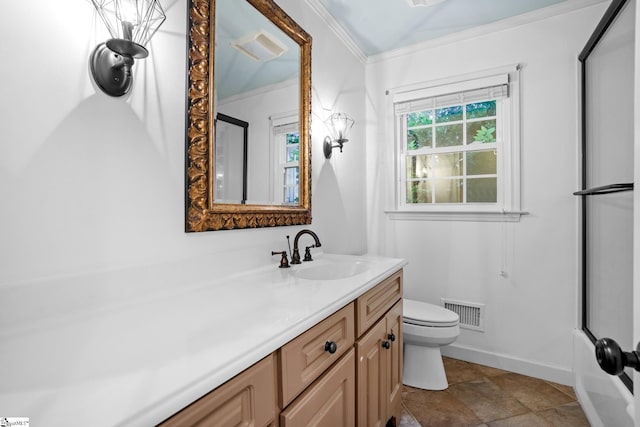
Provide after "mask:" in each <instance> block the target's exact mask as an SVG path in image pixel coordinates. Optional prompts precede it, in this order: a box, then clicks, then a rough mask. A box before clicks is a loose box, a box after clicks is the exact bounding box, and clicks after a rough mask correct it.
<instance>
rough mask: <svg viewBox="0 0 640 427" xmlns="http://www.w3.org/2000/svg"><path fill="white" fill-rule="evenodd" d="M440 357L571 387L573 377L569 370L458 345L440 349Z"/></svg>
mask: <svg viewBox="0 0 640 427" xmlns="http://www.w3.org/2000/svg"><path fill="white" fill-rule="evenodd" d="M441 351H442V355H443V356H447V357H452V358H454V359H460V360H464V361H466V362H471V363H477V364H479V365H485V366H490V367H492V368H497V369H503V370H505V371H510V372H515V373H517V374H522V375H527V376H529V377H534V378H540V379H542V380H546V381H552V382H554V383H558V384H564V385H568V386H571V387H573V385H574V377H573V372H572V371H571V369H565V368H561V367H559V366H552V365H545V364H541V363H539V362H534V361H532V360H527V359H522V358H519V357H514V356H510V355H507V354H500V353H492V352H489V351H485V350H478V349H475V348H471V347H465V346H463V345H459V344H451V345H446V346H444V347H442V348H441Z"/></svg>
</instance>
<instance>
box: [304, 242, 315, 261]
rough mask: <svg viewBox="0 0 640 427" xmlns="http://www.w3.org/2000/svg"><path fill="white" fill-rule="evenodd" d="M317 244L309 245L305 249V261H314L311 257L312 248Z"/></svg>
mask: <svg viewBox="0 0 640 427" xmlns="http://www.w3.org/2000/svg"><path fill="white" fill-rule="evenodd" d="M315 247H316V245H311V246H307V247H306V248H305V249H304V259H303V261H313V258H311V248H315Z"/></svg>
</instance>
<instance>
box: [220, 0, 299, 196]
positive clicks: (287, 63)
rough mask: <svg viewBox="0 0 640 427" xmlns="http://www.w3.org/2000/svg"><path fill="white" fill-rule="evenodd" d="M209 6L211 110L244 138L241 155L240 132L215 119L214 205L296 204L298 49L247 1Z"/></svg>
mask: <svg viewBox="0 0 640 427" xmlns="http://www.w3.org/2000/svg"><path fill="white" fill-rule="evenodd" d="M215 6H216V14H215V16H216V23H215V29H216V30H215V31H216V34H215V40H216V43H215V62H214V64H215V70H214V80H215V86H214V87H215V89H214V112H215V114H216V117H230V118H233V119H234V120H236V121H237V122H236V123H238V122H241V123H246V124H247V126H246V127H245V128H244V129H246V130H247V134H246V136H247V139H246V145H245V146H244V148H243V149H244V152H242V153H241V150H240V147H242V146H243V144H242V143H237V141H238V140H239V138H240V131H239V130H237V129H236V130H235V131H234V130H233V126H234V125H233V124H230V123H229V121H220V120H218V121H217V123H216V126H220V125H221V124H222V125H223V129H216V132H215V138H216V139H215V160H214V164H215V184H214V187H215V190H214V203H225V204H255V205H296V206H297V205H298V204H299V201H300V199H299V191H300V166H299V160H300V125H299V111H300V92H299V91H300V46H299V45H298V43H296V42H295V41H294V40H292V39H291V38H290V37H289V36H288V35H287V34H285V33H284V32H283V31H282V30H280V28H278V27H277V26H276V25H274V24H273V23H272V22H271V21H270V20H269V19H267V18H266V17H265V16H263V15H262V14H261V13H260V12H259V11H258V10H256V9H255V8H254V7H253V6H252V5H251V4H250V3H248V2H246V1H238V0H217V1H216V3H215ZM236 127H237V126H236ZM234 134H235V136H234ZM231 140H234V141H236V142H230V141H231Z"/></svg>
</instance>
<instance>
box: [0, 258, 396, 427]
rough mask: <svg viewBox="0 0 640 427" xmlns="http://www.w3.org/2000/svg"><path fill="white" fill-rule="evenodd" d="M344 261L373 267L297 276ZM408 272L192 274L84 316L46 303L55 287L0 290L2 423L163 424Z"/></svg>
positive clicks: (378, 264) (89, 309)
mask: <svg viewBox="0 0 640 427" xmlns="http://www.w3.org/2000/svg"><path fill="white" fill-rule="evenodd" d="M335 262H342V263H344V262H365V263H367V265H368V266H369V267H370V268H369V269H367V270H366V271H364V272H362V273H359V274H357V275H355V276H352V277H349V278H345V279H339V280H306V279H302V278H299V277H297V276H296V274H297V273H296V272H299V271H300V270H302V269H305V268H310V266H313V267H314V268H319V266H320V265H323V264H326V265H327V268H331V267H330V265H332V263H335ZM405 264H406V262H405V261H404V260H401V259H395V258H381V257H371V256H359V257H356V256H347V255H329V254H321V255H319V256H316V261H313V262H311V263H303V264H302V265H299V266H293V267H292V268H289V269H279V268H277V265H269V266H266V267H262V268H257V269H255V270H251V271H248V272H244V273H242V274H237V275H232V276H226V277H221V278H209V277H207V278H206V279H204V278H197V275H196V276H195V277H194V275H193V274H192V275H191V276H192V277H190V278H189V281H188V282H187V283H184V282H181V281H178V280H176V281H175V282H176V283H175V284H173V285H172V284H166V283H165V284H163V286H161V287H159V289H156V288H153V287H150V288H149V289H150V290H149V292H145V294H144V296H143V297H138V298H113V299H108V298H107V299H105V298H100V300H99V301H86V299H88V298H86V296H85V299H84V300H79V301H78V304H82V307H83V309H74V307H73V298H74V297H73V296H69V295H66V298H65V297H63V296H60V295H57V294H56V295H53V294H52V295H50V296H48V295H47V291H44V292H43V291H42V289H46V288H47V287H46V286H39V287H38V295H30V294H29V291H26V292H23V291H22V290H21V289H18V290H15V289H13V290H9V291H7V290H3V289H0V296H4V301H3V302H2V305H3V306H4V307H2V308H0V416H1V417H28V418H29V420H30V423H31V425H34V426H44V425H46V426H48V427H51V426H57V425H60V426H115V425H118V426H149V425H155V424H157V423H159V422H161V421H163V420H164V419H166V418H167V417H168V416H170V415H172V414H174V413H175V412H177V411H179V410H180V409H182V408H184V407H185V406H187V405H188V404H190V403H191V402H193V401H194V400H196V399H198V398H199V397H201V396H203V395H204V394H206V393H207V392H209V391H211V390H212V389H214V388H216V387H217V386H219V385H220V384H222V383H224V382H225V381H227V380H228V379H230V378H232V377H233V376H235V375H236V374H238V373H240V372H242V371H243V370H244V369H246V368H247V367H249V366H251V365H252V364H253V363H255V362H257V361H259V360H260V359H262V358H263V357H265V356H267V355H269V354H270V353H272V352H273V351H275V350H276V349H278V348H279V347H281V346H282V345H283V344H285V343H287V342H288V341H290V340H291V339H292V338H294V337H296V336H297V335H299V334H300V333H302V332H304V331H305V330H307V329H308V328H310V327H311V326H313V325H314V324H316V323H317V322H319V321H320V320H322V319H324V318H325V317H327V316H328V315H330V314H332V313H333V312H335V311H336V310H338V309H339V308H341V307H343V306H344V305H345V304H347V303H348V302H350V301H352V300H354V299H355V298H357V297H358V296H359V295H361V294H363V293H364V292H366V291H367V290H369V289H370V288H371V287H373V286H374V285H376V284H377V283H379V282H380V280H382V279H383V278H385V277H387V276H389V275H390V274H392V273H393V272H395V271H397V270H398V269H400V268H402V267H403V266H404V265H405ZM50 288H52V291H51V292H54V291H55V292H58V291H59V289H58V288H56V287H55V286H50ZM66 291H68V289H66ZM32 293H33V292H32ZM21 298H27V299H29V300H30V301H31V300H33V299H34V298H37V299H38V301H39V302H38V304H36V305H34V304H33V301H31V304H28V302H29V301H22V303H24V306H25V307H27V306H28V307H29V310H30V311H29V312H28V315H26V314H25V315H23V316H21V315H20V308H19V307H20V304H21V301H20V299H21ZM1 300H2V299H1V298H0V301H1ZM48 301H51V302H52V303H51V304H48V303H47V302H48ZM70 301H71V302H70ZM105 301H106V302H105ZM63 302H64V304H63ZM54 303H55V304H54ZM52 304H53V305H56V307H58V309H59V310H53V309H52V308H51V305H52ZM8 305H10V306H11V308H10V309H9V310H8V311H7V310H5V307H7V306H8ZM16 307H17V308H16ZM54 308H55V307H54ZM25 310H27V308H25ZM3 312H4V313H3ZM38 312H41V313H44V314H42V315H41V316H39V315H38ZM8 313H9V314H8ZM3 314H4V315H3Z"/></svg>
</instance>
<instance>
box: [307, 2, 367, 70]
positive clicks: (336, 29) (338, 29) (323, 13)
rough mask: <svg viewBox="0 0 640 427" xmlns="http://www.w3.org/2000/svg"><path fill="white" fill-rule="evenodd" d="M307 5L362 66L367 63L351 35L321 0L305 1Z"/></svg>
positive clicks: (365, 56) (365, 57)
mask: <svg viewBox="0 0 640 427" xmlns="http://www.w3.org/2000/svg"><path fill="white" fill-rule="evenodd" d="M305 1H306V2H307V4H308V5H309V6H310V7H311V9H313V11H314V12H316V14H318V16H319V17H320V18H321V19H322V20H323V21H324V23H325V24H327V26H328V27H329V28H330V29H331V30H332V31H333V33H334V34H335V35H336V36H337V37H338V39H340V41H341V42H342V43H343V44H344V45H345V46H346V48H347V49H349V51H350V52H351V53H352V54H353V55H354V56H355V57H356V58H357V59H358V61H360V62H361V63H362V64H366V63H367V55H365V53H364V52H363V51H362V49H360V47H359V46H358V44H357V43H356V42H355V41H354V40H353V38H351V36H350V35H349V33H347V32H346V31H345V29H344V28H343V27H342V26H341V25H340V24H339V23H338V21H336V19H335V18H334V17H333V15H331V14H330V13H329V11H328V10H327V8H325V7H324V5H323V4H322V3H320V1H319V0H305Z"/></svg>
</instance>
